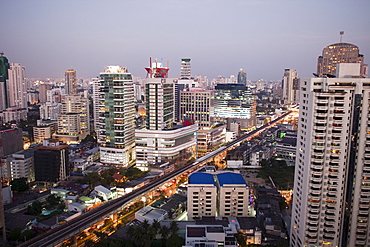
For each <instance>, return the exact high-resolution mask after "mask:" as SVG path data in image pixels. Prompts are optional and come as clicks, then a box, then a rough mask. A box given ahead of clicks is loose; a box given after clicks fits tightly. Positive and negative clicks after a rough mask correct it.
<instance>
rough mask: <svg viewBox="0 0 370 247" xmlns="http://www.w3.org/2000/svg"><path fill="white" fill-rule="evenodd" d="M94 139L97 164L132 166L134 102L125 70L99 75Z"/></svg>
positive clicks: (115, 68)
mask: <svg viewBox="0 0 370 247" xmlns="http://www.w3.org/2000/svg"><path fill="white" fill-rule="evenodd" d="M97 87H98V88H99V96H98V100H97V101H96V102H95V103H96V104H98V105H99V118H98V119H95V121H98V124H97V128H98V130H97V136H98V142H99V143H100V144H101V147H100V161H101V162H102V163H105V164H112V165H117V166H121V167H130V166H132V165H133V164H134V163H135V100H134V97H135V95H134V86H133V82H132V76H131V74H130V73H129V72H128V70H127V68H124V67H121V66H108V67H106V68H105V70H104V72H102V73H100V80H99V85H97Z"/></svg>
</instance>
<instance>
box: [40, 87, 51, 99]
mask: <svg viewBox="0 0 370 247" xmlns="http://www.w3.org/2000/svg"><path fill="white" fill-rule="evenodd" d="M50 89H51V85H50V84H40V85H39V101H40V103H42V104H43V103H46V101H47V91H48V90H50Z"/></svg>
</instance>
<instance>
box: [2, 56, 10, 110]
mask: <svg viewBox="0 0 370 247" xmlns="http://www.w3.org/2000/svg"><path fill="white" fill-rule="evenodd" d="M9 68H10V65H9V62H8V59H7V58H6V57H4V53H0V111H3V110H5V109H6V108H7V107H8V100H7V98H8V95H7V93H6V91H7V86H6V83H7V80H8V70H9Z"/></svg>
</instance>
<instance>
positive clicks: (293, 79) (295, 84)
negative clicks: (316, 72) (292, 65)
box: [283, 69, 299, 104]
mask: <svg viewBox="0 0 370 247" xmlns="http://www.w3.org/2000/svg"><path fill="white" fill-rule="evenodd" d="M283 100H284V104H295V103H298V102H299V77H298V73H297V71H296V70H295V69H285V71H284V77H283Z"/></svg>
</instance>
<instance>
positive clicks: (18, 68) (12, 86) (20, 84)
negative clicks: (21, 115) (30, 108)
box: [7, 63, 27, 108]
mask: <svg viewBox="0 0 370 247" xmlns="http://www.w3.org/2000/svg"><path fill="white" fill-rule="evenodd" d="M25 78H26V68H25V67H24V66H22V65H21V64H19V63H11V64H10V68H9V70H8V80H7V91H8V92H7V93H8V106H9V107H13V108H27V84H26V80H25Z"/></svg>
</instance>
